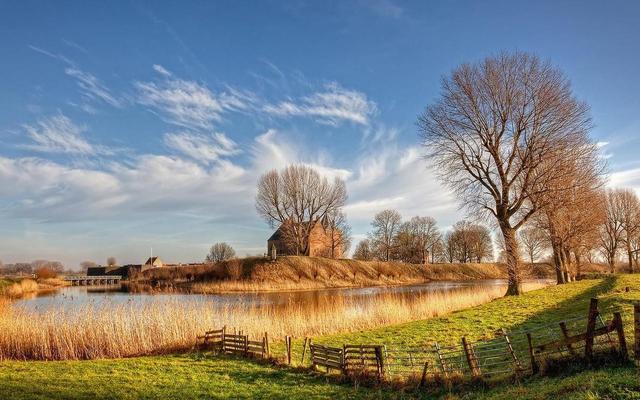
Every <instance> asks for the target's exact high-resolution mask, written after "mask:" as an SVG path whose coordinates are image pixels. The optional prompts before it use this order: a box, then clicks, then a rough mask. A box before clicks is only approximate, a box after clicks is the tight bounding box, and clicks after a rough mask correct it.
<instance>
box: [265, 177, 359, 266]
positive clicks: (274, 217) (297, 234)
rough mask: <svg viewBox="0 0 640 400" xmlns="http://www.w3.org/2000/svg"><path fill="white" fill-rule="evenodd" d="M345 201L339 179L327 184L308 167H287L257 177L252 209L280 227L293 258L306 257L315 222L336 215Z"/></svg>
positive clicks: (327, 181)
mask: <svg viewBox="0 0 640 400" xmlns="http://www.w3.org/2000/svg"><path fill="white" fill-rule="evenodd" d="M346 200H347V189H346V185H345V183H344V181H343V180H342V179H339V178H335V179H333V181H329V180H328V179H327V178H326V177H322V176H320V174H319V173H318V172H317V171H316V170H314V169H313V168H311V167H309V166H306V165H290V166H288V167H286V168H284V169H283V170H281V171H280V172H278V171H277V170H272V171H270V172H267V173H266V174H264V175H262V176H261V177H260V180H259V181H258V194H257V196H256V209H257V210H258V213H259V214H260V215H261V216H262V217H263V218H264V219H265V220H266V221H267V222H268V223H269V225H270V226H272V227H275V226H276V225H278V224H282V225H284V227H286V228H287V229H284V230H283V234H284V235H285V236H286V238H285V239H287V241H288V242H290V243H292V244H293V245H294V246H295V249H296V253H297V254H306V251H307V247H308V245H309V234H310V232H311V229H313V226H314V223H315V221H319V220H322V219H323V218H324V217H325V216H327V215H329V214H331V213H334V212H337V211H339V210H340V209H341V208H342V207H343V206H344V204H345V202H346ZM285 223H286V224H285Z"/></svg>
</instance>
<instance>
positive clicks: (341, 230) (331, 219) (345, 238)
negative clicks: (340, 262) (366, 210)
mask: <svg viewBox="0 0 640 400" xmlns="http://www.w3.org/2000/svg"><path fill="white" fill-rule="evenodd" d="M324 221H325V225H326V226H325V229H326V231H327V233H328V235H329V241H330V249H329V251H330V254H328V256H329V257H331V258H337V257H342V256H343V255H344V254H346V253H348V252H349V247H350V246H351V226H350V225H349V223H348V222H347V216H346V215H345V213H343V212H342V211H340V210H334V211H332V212H331V213H329V214H328V215H327V217H326V218H325V219H324Z"/></svg>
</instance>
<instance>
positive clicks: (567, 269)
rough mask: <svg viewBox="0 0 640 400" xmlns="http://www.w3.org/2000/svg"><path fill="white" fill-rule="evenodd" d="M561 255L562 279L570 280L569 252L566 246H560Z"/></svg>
mask: <svg viewBox="0 0 640 400" xmlns="http://www.w3.org/2000/svg"><path fill="white" fill-rule="evenodd" d="M562 255H563V263H562V264H563V267H564V270H563V271H564V281H565V282H571V280H572V279H571V278H572V276H571V253H570V252H569V249H567V248H566V247H564V246H563V247H562Z"/></svg>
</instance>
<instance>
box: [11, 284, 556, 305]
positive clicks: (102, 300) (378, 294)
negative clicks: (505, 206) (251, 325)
mask: <svg viewBox="0 0 640 400" xmlns="http://www.w3.org/2000/svg"><path fill="white" fill-rule="evenodd" d="M532 282H536V283H538V284H543V283H549V284H550V283H551V281H545V280H536V281H532ZM500 286H503V287H504V288H505V290H506V281H505V280H500V279H497V280H477V281H438V282H429V283H425V284H419V285H410V286H393V287H365V288H341V289H319V290H305V291H291V292H262V293H224V294H186V293H166V292H145V291H144V290H142V291H141V290H140V288H139V287H129V286H126V285H111V286H74V287H67V288H63V289H61V290H58V291H53V292H46V293H40V294H39V295H38V296H36V297H33V298H23V299H20V300H18V301H17V302H16V303H15V304H14V306H15V307H20V308H26V309H38V310H42V309H49V308H66V309H68V308H73V307H82V306H86V305H88V304H91V305H97V306H100V305H103V306H105V307H109V306H113V305H119V304H129V305H130V304H133V305H141V306H144V305H145V304H149V303H155V304H157V303H161V302H163V301H167V302H175V301H178V302H180V303H184V304H187V303H203V302H204V303H211V306H213V307H216V306H217V307H224V306H226V305H233V306H247V307H260V306H276V307H278V306H282V307H288V306H292V305H304V306H305V307H308V308H315V307H327V306H330V305H331V304H332V302H335V301H338V300H340V301H350V302H351V303H362V304H365V303H368V302H370V301H374V300H377V299H379V298H382V297H388V296H394V297H396V298H402V299H406V300H411V299H412V298H415V297H420V296H422V295H432V294H437V293H442V294H445V293H446V294H455V293H458V292H459V293H465V294H466V293H469V292H473V291H475V290H482V289H483V288H485V289H486V288H488V287H494V288H495V287H500Z"/></svg>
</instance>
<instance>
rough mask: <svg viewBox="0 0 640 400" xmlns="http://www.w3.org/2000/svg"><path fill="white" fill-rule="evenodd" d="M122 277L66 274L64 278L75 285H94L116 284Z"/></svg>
mask: <svg viewBox="0 0 640 400" xmlns="http://www.w3.org/2000/svg"><path fill="white" fill-rule="evenodd" d="M121 279H122V277H121V276H120V275H98V276H65V277H64V280H65V281H67V282H71V284H72V285H73V286H92V285H115V284H119V283H120V280H121Z"/></svg>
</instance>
